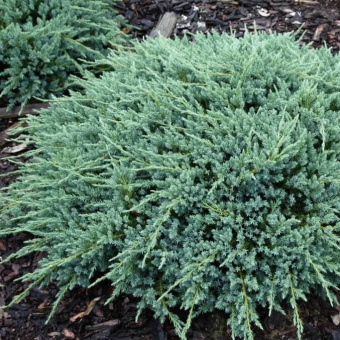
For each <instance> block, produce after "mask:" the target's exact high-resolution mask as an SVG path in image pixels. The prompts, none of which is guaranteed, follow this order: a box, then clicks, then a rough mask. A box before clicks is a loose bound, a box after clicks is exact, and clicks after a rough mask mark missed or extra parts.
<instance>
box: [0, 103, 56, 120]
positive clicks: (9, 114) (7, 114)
mask: <svg viewBox="0 0 340 340" xmlns="http://www.w3.org/2000/svg"><path fill="white" fill-rule="evenodd" d="M48 107H49V104H48V103H38V104H27V105H25V107H24V109H23V110H22V112H21V113H20V110H21V106H16V107H14V108H13V109H12V110H9V111H7V108H6V107H1V108H0V119H1V118H14V117H21V116H25V115H27V114H35V113H37V112H36V111H39V110H42V109H46V108H48ZM19 113H20V115H19Z"/></svg>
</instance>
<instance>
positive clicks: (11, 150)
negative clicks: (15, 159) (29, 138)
mask: <svg viewBox="0 0 340 340" xmlns="http://www.w3.org/2000/svg"><path fill="white" fill-rule="evenodd" d="M26 148H27V144H26V142H24V143H21V144H19V145H15V146H8V147H7V148H3V149H2V153H11V154H12V153H18V152H21V151H24V150H25V149H26Z"/></svg>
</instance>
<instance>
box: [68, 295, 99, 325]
mask: <svg viewBox="0 0 340 340" xmlns="http://www.w3.org/2000/svg"><path fill="white" fill-rule="evenodd" d="M99 300H100V297H96V298H95V299H93V300H92V301H91V302H90V303H89V305H88V306H87V308H86V310H85V311H84V312H80V313H78V314H76V315H74V316H72V317H71V318H70V321H71V322H74V321H76V320H77V319H79V318H82V317H84V316H85V315H89V314H90V313H91V311H92V309H93V307H94V306H95V304H96V303H97V301H99Z"/></svg>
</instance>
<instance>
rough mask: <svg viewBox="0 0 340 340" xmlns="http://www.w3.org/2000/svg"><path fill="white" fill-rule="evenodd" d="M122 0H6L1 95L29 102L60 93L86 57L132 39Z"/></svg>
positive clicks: (0, 25)
mask: <svg viewBox="0 0 340 340" xmlns="http://www.w3.org/2000/svg"><path fill="white" fill-rule="evenodd" d="M115 3H116V0H88V1H84V0H48V1H42V0H5V1H0V98H3V100H6V101H7V102H8V103H9V107H12V106H13V105H15V104H18V103H19V104H22V105H25V104H26V103H27V102H28V101H29V100H30V99H32V97H34V96H35V97H39V98H49V97H50V96H51V94H54V95H60V94H62V93H63V92H64V91H65V88H66V87H67V86H68V85H69V83H70V82H69V76H70V75H74V74H76V75H79V74H81V73H82V69H83V68H84V66H85V63H84V61H82V60H80V59H86V60H88V61H92V60H94V59H95V58H98V57H103V54H104V55H106V54H107V51H108V46H110V45H111V47H112V45H115V44H121V43H124V42H126V36H125V35H124V33H122V32H121V30H120V28H121V25H122V24H123V23H124V20H122V18H120V17H119V16H117V13H116V11H115V10H114V9H113V8H112V6H113V5H114V4H115Z"/></svg>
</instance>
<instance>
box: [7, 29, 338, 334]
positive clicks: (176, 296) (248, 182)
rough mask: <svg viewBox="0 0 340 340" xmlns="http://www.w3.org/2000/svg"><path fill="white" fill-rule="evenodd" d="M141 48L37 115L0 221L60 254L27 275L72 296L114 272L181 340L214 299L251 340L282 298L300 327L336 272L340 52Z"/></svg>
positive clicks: (279, 40)
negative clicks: (29, 156) (30, 150)
mask: <svg viewBox="0 0 340 340" xmlns="http://www.w3.org/2000/svg"><path fill="white" fill-rule="evenodd" d="M135 52H136V53H131V52H124V53H122V52H120V53H114V52H112V54H111V55H110V57H109V58H108V59H106V60H103V61H102V64H103V65H105V64H107V65H110V67H113V68H114V69H115V72H107V73H104V74H103V76H102V78H101V79H98V78H95V77H93V76H89V79H88V80H87V81H81V84H82V86H83V88H84V93H82V94H79V93H73V94H72V96H71V97H70V98H63V99H60V100H59V102H57V103H55V104H54V105H53V106H52V107H51V108H50V109H49V110H47V111H45V114H44V115H42V117H35V118H33V117H32V118H30V119H29V128H28V131H29V132H30V133H31V137H30V138H31V139H32V142H33V143H34V144H35V145H36V147H37V149H36V151H34V153H35V157H34V159H33V160H32V161H31V162H30V163H28V164H26V165H25V166H24V167H23V168H22V170H21V172H22V176H21V179H20V180H19V181H17V182H16V183H15V184H13V185H12V186H11V187H10V188H9V190H8V194H4V195H3V199H2V200H1V201H2V202H4V203H1V204H2V206H3V208H4V211H3V218H2V220H3V222H2V232H3V233H4V234H6V233H11V232H18V231H22V230H25V231H28V232H30V233H32V234H33V235H35V236H36V238H35V239H34V240H32V241H31V242H29V244H28V245H27V246H26V248H24V249H23V250H22V251H20V254H24V253H25V252H29V251H33V250H37V249H39V250H44V251H46V252H47V253H48V255H47V257H46V258H45V259H43V260H42V261H41V267H40V268H39V269H38V270H37V271H36V272H35V273H33V274H30V275H28V276H26V277H25V278H24V279H26V280H33V282H41V283H47V282H49V281H50V280H52V279H56V280H58V281H59V284H60V287H61V293H60V296H61V295H62V293H63V292H64V291H65V290H67V289H68V288H72V287H73V286H74V285H76V284H79V285H81V286H89V285H90V284H91V282H92V281H91V277H92V275H93V274H94V273H95V272H98V271H100V272H103V273H104V274H102V278H107V279H109V280H111V281H112V283H113V284H114V286H115V295H117V294H119V293H120V292H127V293H130V294H133V295H135V296H138V297H140V298H141V302H140V308H141V309H142V308H144V307H146V306H151V307H152V308H153V309H154V310H155V312H156V315H157V316H159V317H160V318H161V319H163V318H164V317H170V319H171V320H172V321H173V322H174V324H175V326H176V329H177V331H178V333H179V334H180V335H181V337H182V338H185V332H186V330H187V329H188V327H189V325H190V320H191V319H192V318H193V317H194V316H195V315H197V314H198V313H202V312H206V311H211V310H213V309H216V308H217V309H221V310H224V311H226V312H227V313H228V315H229V324H230V326H231V328H232V330H233V333H234V334H235V335H237V336H241V337H243V338H244V339H250V338H252V332H251V326H252V324H257V325H260V324H259V320H258V314H257V308H258V307H259V306H264V307H268V308H269V309H270V310H272V309H277V310H281V307H280V304H281V302H282V301H284V300H286V301H289V302H290V304H291V306H292V309H293V311H294V322H295V324H296V325H297V327H298V330H299V333H301V330H302V322H301V320H300V317H299V313H298V300H299V299H304V298H305V296H306V294H307V293H309V292H312V291H314V292H318V293H320V294H322V295H324V296H328V298H329V299H330V300H331V301H335V297H334V295H333V293H332V288H333V287H335V286H337V285H338V283H339V282H340V280H339V269H340V262H339V260H338V259H339V256H340V251H339V249H340V247H339V246H340V243H339V227H340V224H339V208H340V186H339V181H340V164H339V153H340V143H339V142H340V129H339V126H340V125H339V123H340V121H339V120H340V118H339V117H340V115H339V111H340V95H339V90H340V57H339V55H337V56H332V55H331V52H330V51H329V50H327V49H320V50H317V51H313V50H309V49H308V47H303V48H299V46H298V43H296V42H295V41H294V37H292V36H290V35H287V34H285V35H265V34H256V35H255V36H252V35H246V36H245V37H244V38H242V39H236V38H235V37H233V36H227V35H222V36H219V35H217V34H213V35H209V36H208V37H205V36H203V35H198V36H197V37H195V43H190V42H188V41H187V40H186V39H184V40H181V41H180V40H175V41H171V40H165V39H158V40H157V41H151V40H147V41H146V42H145V43H136V44H135ZM22 138H26V137H25V136H23V137H22ZM6 216H7V217H8V216H11V218H8V219H7V220H6V221H5V219H6ZM20 254H19V255H20ZM174 306H178V307H181V308H183V309H185V310H187V311H188V321H187V322H186V323H185V322H183V321H181V320H180V319H179V318H178V317H177V316H176V314H175V313H174V312H173V310H174V309H173V307H174Z"/></svg>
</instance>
